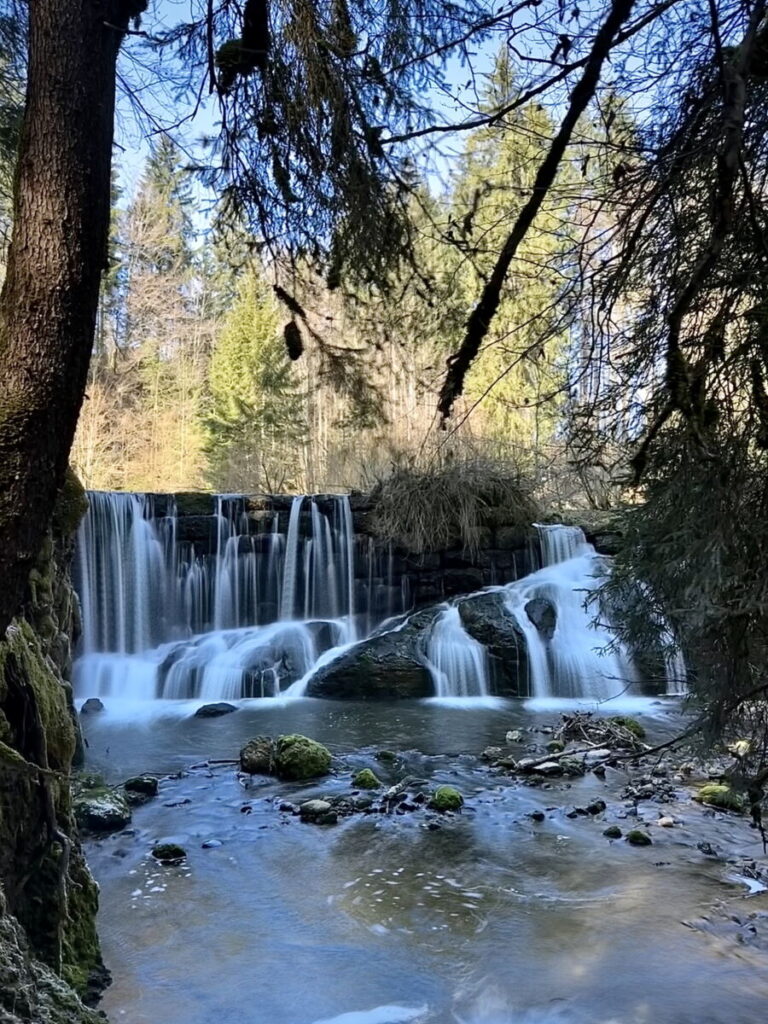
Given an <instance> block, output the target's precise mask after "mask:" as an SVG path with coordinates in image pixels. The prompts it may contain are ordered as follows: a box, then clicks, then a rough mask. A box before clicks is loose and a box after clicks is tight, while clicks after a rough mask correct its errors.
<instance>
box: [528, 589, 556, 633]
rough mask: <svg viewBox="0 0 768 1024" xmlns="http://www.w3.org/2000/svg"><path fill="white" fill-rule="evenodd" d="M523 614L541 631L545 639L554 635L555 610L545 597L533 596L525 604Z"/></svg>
mask: <svg viewBox="0 0 768 1024" xmlns="http://www.w3.org/2000/svg"><path fill="white" fill-rule="evenodd" d="M525 614H526V615H527V616H528V618H529V619H530V620H531V622H532V623H533V624H534V626H535V627H536V629H538V631H539V632H540V633H541V635H542V636H543V637H544V639H545V640H551V639H552V637H553V636H554V635H555V627H556V625H557V611H556V609H555V606H554V605H553V604H552V602H551V601H548V600H547V598H546V597H534V598H532V599H531V600H530V601H528V603H527V604H526V606H525Z"/></svg>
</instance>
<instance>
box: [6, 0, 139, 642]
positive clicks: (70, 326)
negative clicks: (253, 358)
mask: <svg viewBox="0 0 768 1024" xmlns="http://www.w3.org/2000/svg"><path fill="white" fill-rule="evenodd" d="M144 7H145V3H144V2H143V0H31V2H30V4H29V61H28V81H27V95H26V101H25V114H24V127H23V131H22V139H21V145H20V149H19V164H18V168H17V179H16V191H15V199H14V229H13V237H12V240H11V246H10V250H9V255H8V268H7V274H6V280H5V285H4V287H3V291H2V295H1V296H0V579H2V581H3V586H2V588H0V636H2V635H3V633H4V632H5V629H6V627H7V626H8V624H9V622H10V621H11V618H12V617H13V615H14V614H15V613H16V611H17V609H18V608H19V605H20V603H21V600H22V596H23V593H24V588H25V586H26V583H27V578H28V576H29V573H30V570H31V569H32V568H33V566H34V563H35V560H36V558H37V554H38V551H39V549H40V545H41V542H42V540H43V537H44V534H45V530H46V529H47V527H48V524H49V521H50V516H51V513H52V510H53V504H54V499H55V496H56V492H57V491H58V489H59V488H60V487H61V485H62V483H63V480H64V473H65V470H66V466H67V458H68V454H69V449H70V447H71V444H72V438H73V436H74V432H75V426H76V423H77V416H78V412H79V410H80V405H81V403H82V400H83V394H84V391H85V382H86V373H87V369H88V361H89V358H90V353H91V345H92V340H93V332H94V325H95V319H96V308H97V303H98V295H99V282H100V278H101V272H102V269H103V265H104V258H105V253H106V238H107V231H108V225H109V207H110V166H111V157H112V136H113V121H114V104H115V80H116V61H117V53H118V50H119V47H120V43H121V41H122V38H123V30H124V29H125V28H126V27H127V25H128V20H129V18H130V17H131V16H132V15H135V14H138V13H139V12H140V11H141V10H143V8H144Z"/></svg>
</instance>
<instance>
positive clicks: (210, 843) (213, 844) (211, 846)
mask: <svg viewBox="0 0 768 1024" xmlns="http://www.w3.org/2000/svg"><path fill="white" fill-rule="evenodd" d="M201 845H202V848H203V849H204V850H216V849H218V847H219V846H223V845H224V844H223V843H222V841H221V840H220V839H206V840H205V842H204V843H202V844H201Z"/></svg>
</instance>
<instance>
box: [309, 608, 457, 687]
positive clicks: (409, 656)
mask: <svg viewBox="0 0 768 1024" xmlns="http://www.w3.org/2000/svg"><path fill="white" fill-rule="evenodd" d="M438 614H439V611H438V609H436V608H428V609H425V610H424V611H422V612H418V613H417V614H416V615H413V616H411V618H410V619H409V621H408V623H407V625H405V626H403V628H402V629H398V630H395V631H393V632H391V633H381V634H378V635H374V636H372V637H370V638H369V639H367V640H363V641H362V643H359V644H356V645H355V646H354V647H353V648H351V649H350V650H349V651H347V652H346V653H345V654H343V655H342V656H341V657H340V658H337V659H336V660H335V661H332V662H330V663H329V664H328V665H326V666H325V667H324V668H321V669H320V671H319V672H317V673H316V674H315V675H314V676H313V677H312V679H311V680H310V682H309V685H308V687H307V696H309V697H331V698H334V699H336V700H400V699H403V700H407V699H414V698H417V699H418V698H422V697H431V696H433V694H434V691H435V687H434V683H433V680H432V676H431V675H430V672H429V668H428V667H427V662H426V659H425V657H424V648H425V646H426V638H427V635H428V631H429V628H430V627H431V625H432V622H433V621H434V619H435V618H436V617H437V615H438Z"/></svg>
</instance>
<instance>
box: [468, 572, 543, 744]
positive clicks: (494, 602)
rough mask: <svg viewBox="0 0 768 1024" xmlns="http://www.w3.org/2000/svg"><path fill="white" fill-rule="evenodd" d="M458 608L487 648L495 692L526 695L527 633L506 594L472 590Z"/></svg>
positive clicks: (473, 632) (506, 695)
mask: <svg viewBox="0 0 768 1024" xmlns="http://www.w3.org/2000/svg"><path fill="white" fill-rule="evenodd" d="M457 608H458V610H459V615H460V617H461V623H462V625H463V627H464V629H465V630H466V631H467V633H469V635H470V636H471V637H472V638H473V639H475V640H477V641H478V643H481V644H482V645H483V646H484V647H485V649H486V650H487V652H488V665H489V668H490V675H491V689H492V690H493V692H494V693H495V694H498V695H499V696H502V697H527V696H528V650H527V647H526V643H525V636H524V634H523V633H522V631H521V629H520V627H519V626H518V624H517V621H516V619H515V618H514V616H513V615H511V614H510V613H509V612H508V611H507V609H506V606H505V604H504V597H503V595H502V594H500V593H497V592H493V591H491V592H488V591H484V592H483V593H480V594H472V595H470V596H469V597H465V598H463V599H461V600H459V601H458V602H457ZM521 738H522V734H521ZM508 742H519V741H516V740H511V741H508Z"/></svg>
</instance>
